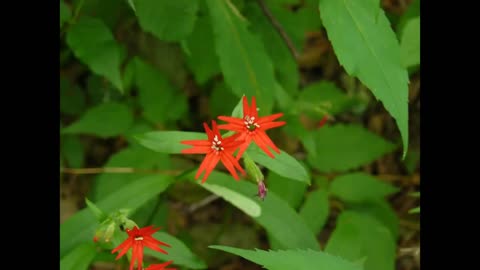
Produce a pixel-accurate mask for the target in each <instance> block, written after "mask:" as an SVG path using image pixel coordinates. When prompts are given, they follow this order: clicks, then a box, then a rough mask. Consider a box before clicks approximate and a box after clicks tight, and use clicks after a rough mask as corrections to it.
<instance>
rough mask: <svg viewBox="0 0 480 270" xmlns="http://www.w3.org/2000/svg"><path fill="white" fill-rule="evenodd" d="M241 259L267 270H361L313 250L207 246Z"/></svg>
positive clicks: (345, 261)
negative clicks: (266, 249)
mask: <svg viewBox="0 0 480 270" xmlns="http://www.w3.org/2000/svg"><path fill="white" fill-rule="evenodd" d="M209 248H213V249H218V250H222V251H225V252H229V253H232V254H235V255H237V256H240V257H243V258H245V259H247V260H249V261H252V262H254V263H256V264H259V265H262V266H263V267H265V268H266V269H269V270H284V269H295V270H312V269H329V270H361V269H363V268H362V267H360V266H359V265H356V264H354V263H352V262H349V261H347V260H345V259H343V258H340V257H337V256H333V255H330V254H328V253H325V252H322V251H313V250H278V251H273V250H270V251H265V250H260V249H255V250H246V249H239V248H234V247H226V246H209Z"/></svg>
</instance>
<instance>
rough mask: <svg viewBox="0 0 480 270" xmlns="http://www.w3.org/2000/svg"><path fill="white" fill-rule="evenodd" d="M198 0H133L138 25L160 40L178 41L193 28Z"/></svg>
mask: <svg viewBox="0 0 480 270" xmlns="http://www.w3.org/2000/svg"><path fill="white" fill-rule="evenodd" d="M198 3H199V1H192V0H175V1H158V0H135V11H136V14H137V16H138V21H139V22H140V26H141V27H142V28H143V30H145V31H146V32H150V33H152V34H153V35H155V36H156V37H157V38H158V39H160V40H166V41H180V40H183V39H185V38H186V37H187V36H188V35H189V34H190V33H191V32H192V30H193V26H194V24H195V20H196V18H197V15H196V13H197V10H198Z"/></svg>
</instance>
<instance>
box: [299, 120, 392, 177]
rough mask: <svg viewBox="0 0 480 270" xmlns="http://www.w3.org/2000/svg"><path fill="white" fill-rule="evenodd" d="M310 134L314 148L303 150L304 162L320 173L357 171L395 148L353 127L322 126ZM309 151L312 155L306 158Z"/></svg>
mask: <svg viewBox="0 0 480 270" xmlns="http://www.w3.org/2000/svg"><path fill="white" fill-rule="evenodd" d="M311 133H312V135H313V137H314V140H315V146H316V148H315V149H307V151H308V153H309V154H308V156H307V160H308V162H309V164H310V165H312V166H313V167H315V168H317V169H318V170H320V171H322V172H332V171H346V170H349V169H354V168H358V167H360V166H361V165H365V164H368V163H370V162H372V161H374V160H376V159H377V158H380V157H381V156H383V155H385V154H387V153H389V152H392V151H393V150H394V149H395V148H396V146H395V145H394V144H392V143H391V142H388V141H386V140H384V139H383V138H382V137H379V136H377V135H375V134H373V133H371V132H369V131H368V130H366V129H365V128H363V127H361V126H359V125H356V124H349V125H343V124H338V125H334V126H324V127H323V128H321V129H319V130H315V131H312V132H311ZM313 151H315V155H310V152H313Z"/></svg>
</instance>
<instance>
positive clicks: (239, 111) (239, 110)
mask: <svg viewBox="0 0 480 270" xmlns="http://www.w3.org/2000/svg"><path fill="white" fill-rule="evenodd" d="M242 99H243V96H242V97H241V98H240V100H239V101H238V103H237V106H235V108H233V111H232V117H238V118H243V100H242Z"/></svg>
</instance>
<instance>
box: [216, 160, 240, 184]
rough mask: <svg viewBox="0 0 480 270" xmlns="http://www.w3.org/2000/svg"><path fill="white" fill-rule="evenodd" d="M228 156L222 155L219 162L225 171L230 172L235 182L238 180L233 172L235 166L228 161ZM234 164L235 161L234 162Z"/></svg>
mask: <svg viewBox="0 0 480 270" xmlns="http://www.w3.org/2000/svg"><path fill="white" fill-rule="evenodd" d="M228 157H229V155H228V154H222V155H221V157H220V160H221V161H222V163H223V165H224V166H225V168H227V170H228V171H229V172H230V174H231V175H232V176H233V178H235V180H239V177H238V174H237V172H236V171H235V166H234V165H233V164H232V162H231V161H230V160H229V159H228ZM235 162H236V161H235Z"/></svg>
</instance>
